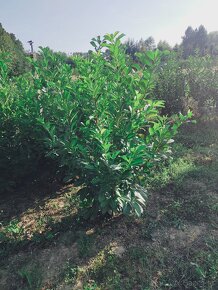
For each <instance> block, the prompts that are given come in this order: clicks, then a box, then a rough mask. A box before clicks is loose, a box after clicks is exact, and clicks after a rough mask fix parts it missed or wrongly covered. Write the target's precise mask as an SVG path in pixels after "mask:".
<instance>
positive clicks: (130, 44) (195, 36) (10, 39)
mask: <svg viewBox="0 0 218 290" xmlns="http://www.w3.org/2000/svg"><path fill="white" fill-rule="evenodd" d="M123 46H124V48H125V51H126V53H127V54H129V55H130V56H131V57H132V58H133V59H134V60H135V53H137V52H142V51H147V50H155V49H159V50H161V51H163V50H170V51H175V52H178V55H179V56H180V57H181V58H184V59H186V58H188V57H189V56H192V55H196V54H197V55H199V56H205V55H210V56H217V55H218V31H214V32H210V33H208V32H207V30H206V29H205V27H204V26H203V25H200V26H199V27H198V28H196V29H193V28H192V27H191V26H189V27H188V28H187V29H186V31H185V35H184V36H183V37H182V42H181V43H180V44H176V45H175V46H174V47H171V46H170V44H169V43H168V42H167V41H166V40H161V41H159V42H158V44H156V43H155V40H154V38H153V37H152V36H150V37H148V38H147V39H143V38H141V39H140V40H138V41H135V40H133V39H128V40H127V41H125V42H124V43H123ZM0 52H6V53H8V52H9V53H10V54H11V57H12V59H13V61H12V62H11V74H12V75H19V74H20V73H23V72H25V71H26V70H28V66H29V65H28V62H27V60H26V55H27V52H25V50H24V48H23V45H22V43H21V41H20V40H18V39H16V37H15V35H14V34H13V33H8V32H7V31H6V30H5V29H4V28H3V27H2V25H1V23H0ZM55 53H57V54H59V55H61V56H62V58H63V60H65V62H66V63H68V64H70V65H73V63H72V60H71V57H70V56H69V55H67V54H66V53H64V52H55ZM75 54H79V55H84V56H87V55H88V54H89V52H86V53H83V52H74V53H73V55H75ZM36 56H37V54H36Z"/></svg>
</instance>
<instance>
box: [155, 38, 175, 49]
mask: <svg viewBox="0 0 218 290" xmlns="http://www.w3.org/2000/svg"><path fill="white" fill-rule="evenodd" d="M157 48H158V49H159V50H161V51H164V50H172V47H171V46H170V45H169V43H168V42H167V41H166V40H160V41H159V42H158V44H157Z"/></svg>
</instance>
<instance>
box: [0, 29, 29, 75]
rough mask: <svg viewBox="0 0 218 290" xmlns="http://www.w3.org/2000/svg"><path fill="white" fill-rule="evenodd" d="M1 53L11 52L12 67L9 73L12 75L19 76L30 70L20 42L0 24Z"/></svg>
mask: <svg viewBox="0 0 218 290" xmlns="http://www.w3.org/2000/svg"><path fill="white" fill-rule="evenodd" d="M0 52H2V53H4V52H6V53H9V52H10V58H11V62H10V66H9V68H8V72H9V73H10V75H19V74H20V73H23V72H24V71H25V70H26V69H27V68H28V63H27V62H26V59H25V52H24V49H23V45H22V43H21V42H20V40H18V39H16V37H15V35H14V34H13V33H8V32H7V31H5V29H4V28H3V27H2V25H1V23H0Z"/></svg>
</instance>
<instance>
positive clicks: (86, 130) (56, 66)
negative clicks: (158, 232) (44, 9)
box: [0, 33, 191, 217]
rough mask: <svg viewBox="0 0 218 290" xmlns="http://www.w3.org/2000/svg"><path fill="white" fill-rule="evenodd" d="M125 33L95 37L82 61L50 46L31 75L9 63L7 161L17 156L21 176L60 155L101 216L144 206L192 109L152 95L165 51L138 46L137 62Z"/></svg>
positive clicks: (2, 142)
mask: <svg viewBox="0 0 218 290" xmlns="http://www.w3.org/2000/svg"><path fill="white" fill-rule="evenodd" d="M122 36H123V35H122V34H119V33H115V34H108V35H105V36H104V38H103V39H102V40H101V39H100V37H98V38H97V39H93V40H92V42H91V43H92V45H93V46H94V48H95V52H92V53H90V54H89V56H88V57H86V58H84V57H82V56H79V55H77V56H75V57H73V63H74V64H75V67H74V68H72V67H71V66H69V65H67V64H65V63H64V62H63V60H62V58H61V57H60V56H59V55H58V54H54V53H52V51H50V50H49V49H48V48H46V49H42V50H41V53H40V56H39V57H38V59H37V60H34V59H33V60H31V62H32V63H31V65H32V72H31V73H27V74H26V75H23V76H20V77H17V78H14V79H10V78H9V77H8V76H7V73H6V64H5V62H2V65H1V86H0V90H1V95H2V96H3V97H2V99H1V102H0V106H1V107H0V109H1V113H2V114H1V118H2V120H1V121H2V124H3V125H2V127H1V131H0V132H1V138H0V146H3V147H4V150H5V153H4V156H2V154H1V155H0V158H1V160H2V159H3V160H4V162H3V163H1V164H3V168H2V169H4V170H5V172H8V169H7V164H9V163H11V164H12V165H13V167H14V176H15V177H16V174H17V175H18V176H19V174H18V171H19V169H20V168H21V167H23V168H25V166H26V169H27V171H28V169H32V168H38V165H39V163H40V160H42V161H43V162H45V161H46V160H51V159H52V160H54V161H55V164H57V165H58V167H56V168H57V170H59V172H60V171H62V172H64V174H65V181H70V180H72V179H73V178H74V177H75V176H77V177H78V182H79V184H80V185H81V190H80V191H79V197H80V203H81V206H82V208H85V209H87V214H88V215H92V216H93V217H94V216H96V215H97V214H98V213H99V212H101V213H103V214H105V213H109V214H112V213H115V212H119V211H123V212H124V213H126V214H129V213H131V212H135V213H136V214H137V215H141V214H142V212H143V206H144V204H145V201H146V191H145V189H144V184H145V182H146V178H147V177H148V176H149V173H150V170H151V169H152V168H154V167H155V166H156V165H157V164H158V165H160V163H161V161H162V160H165V159H167V158H168V156H169V155H170V154H171V150H170V147H171V143H172V142H173V139H172V138H173V136H174V135H175V134H176V133H177V129H178V127H179V126H180V125H181V124H182V123H183V122H184V121H185V120H186V119H187V118H188V117H190V116H191V114H190V113H189V116H183V115H182V114H180V115H178V116H174V117H171V118H167V117H164V116H161V115H160V111H161V109H162V108H163V107H164V102H163V101H160V100H154V99H151V98H149V94H150V93H151V91H152V89H153V86H154V84H153V81H152V73H153V68H154V65H155V63H156V62H157V61H158V59H159V52H158V51H153V52H151V51H148V52H146V53H143V54H138V55H137V57H138V58H139V60H140V61H139V63H141V65H139V64H132V63H130V62H129V60H128V58H127V57H126V54H125V52H124V49H123V46H122V45H121V38H122ZM7 139H8V140H7ZM6 140H7V141H6ZM7 144H10V145H7ZM5 156H6V157H5ZM30 171H31V170H30ZM21 172H23V171H21ZM15 177H14V178H13V179H14V180H16V178H15ZM4 180H5V179H4Z"/></svg>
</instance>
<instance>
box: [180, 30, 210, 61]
mask: <svg viewBox="0 0 218 290" xmlns="http://www.w3.org/2000/svg"><path fill="white" fill-rule="evenodd" d="M182 39H183V40H182V44H181V47H182V49H183V57H184V58H187V57H189V56H190V55H195V54H196V52H197V53H198V54H199V55H200V56H203V55H205V54H206V51H207V31H206V29H205V28H204V26H203V25H200V26H199V28H196V29H195V30H194V29H193V28H192V27H191V26H189V27H188V28H187V29H186V31H185V36H183V37H182Z"/></svg>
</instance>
